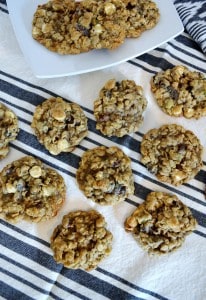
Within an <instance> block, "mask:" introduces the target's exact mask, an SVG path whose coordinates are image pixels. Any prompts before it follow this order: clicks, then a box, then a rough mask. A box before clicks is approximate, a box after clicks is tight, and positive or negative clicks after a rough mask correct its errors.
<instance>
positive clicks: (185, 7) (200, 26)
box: [173, 0, 206, 53]
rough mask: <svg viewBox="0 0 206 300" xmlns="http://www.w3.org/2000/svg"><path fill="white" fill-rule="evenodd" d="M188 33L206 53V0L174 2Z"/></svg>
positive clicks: (176, 0) (180, 0)
mask: <svg viewBox="0 0 206 300" xmlns="http://www.w3.org/2000/svg"><path fill="white" fill-rule="evenodd" d="M173 1H174V4H175V6H176V9H177V11H178V13H179V15H180V17H181V19H182V22H183V24H184V26H185V28H186V30H187V32H188V33H189V34H190V35H191V36H192V38H193V39H194V40H195V41H196V42H197V43H198V44H199V45H200V47H201V48H202V51H203V52H204V53H206V0H173Z"/></svg>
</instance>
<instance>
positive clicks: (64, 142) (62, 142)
mask: <svg viewBox="0 0 206 300" xmlns="http://www.w3.org/2000/svg"><path fill="white" fill-rule="evenodd" d="M67 148H69V143H68V141H67V140H65V139H62V140H59V141H58V149H59V150H61V151H63V150H65V149H67Z"/></svg>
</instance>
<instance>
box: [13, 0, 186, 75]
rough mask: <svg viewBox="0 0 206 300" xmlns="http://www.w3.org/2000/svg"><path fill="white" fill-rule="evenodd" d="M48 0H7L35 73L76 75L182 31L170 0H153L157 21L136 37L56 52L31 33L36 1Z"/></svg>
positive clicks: (135, 53)
mask: <svg viewBox="0 0 206 300" xmlns="http://www.w3.org/2000/svg"><path fill="white" fill-rule="evenodd" d="M45 2H47V0H32V1H31V0H16V1H14V0H7V6H8V10H9V16H10V19H11V22H12V24H13V28H14V31H15V34H16V37H17V40H18V42H19V45H20V47H21V49H22V52H23V54H24V56H25V58H26V60H27V61H28V63H29V65H30V66H31V69H32V70H33V73H34V74H35V76H37V77H41V78H44V77H45V78H46V77H60V76H67V75H75V74H81V73H86V72H91V71H95V70H100V69H103V68H106V67H110V66H114V65H117V64H119V63H121V62H124V61H127V60H129V59H132V58H134V57H137V56H139V55H141V54H143V53H145V52H147V51H149V50H151V49H154V48H156V47H158V46H159V45H161V44H163V43H165V42H167V41H168V40H170V39H172V38H174V37H175V36H177V35H179V34H180V33H181V32H182V31H183V25H182V22H181V20H180V18H179V15H178V14H177V12H176V10H175V7H174V5H173V3H172V1H171V0H155V2H156V3H157V5H158V7H159V10H160V15H161V17H160V21H159V23H158V24H157V25H156V26H155V27H154V28H153V29H151V30H148V31H146V32H144V33H143V34H142V35H141V36H140V37H139V38H136V39H126V40H125V42H124V44H123V45H122V46H120V47H119V48H117V49H115V50H112V51H109V50H93V51H90V52H87V53H81V54H78V55H59V54H56V53H53V52H51V51H49V50H47V49H46V48H45V47H44V46H42V45H40V44H39V43H38V42H36V41H35V40H34V39H33V38H32V35H31V31H32V19H33V14H34V12H35V11H36V8H37V5H38V4H42V3H45Z"/></svg>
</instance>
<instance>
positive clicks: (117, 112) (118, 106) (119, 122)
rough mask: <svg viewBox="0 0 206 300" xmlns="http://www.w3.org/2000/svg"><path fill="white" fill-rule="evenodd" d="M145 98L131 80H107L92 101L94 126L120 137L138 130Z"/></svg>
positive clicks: (106, 133)
mask: <svg viewBox="0 0 206 300" xmlns="http://www.w3.org/2000/svg"><path fill="white" fill-rule="evenodd" d="M146 106H147V100H146V99H145V97H144V95H143V90H142V87H141V86H139V85H136V84H135V82H134V81H133V80H122V81H121V82H118V81H115V80H114V79H111V80H109V81H108V82H107V83H106V84H105V86H104V87H103V88H102V89H101V91H100V93H99V98H98V99H97V100H96V101H95V102H94V116H95V118H96V121H97V124H96V128H97V129H99V130H100V131H101V132H102V133H103V134H105V135H108V136H112V135H114V136H118V137H121V136H123V135H126V134H128V133H131V132H135V131H137V130H138V128H139V127H140V125H141V124H142V122H143V116H142V114H143V112H144V110H145V109H146Z"/></svg>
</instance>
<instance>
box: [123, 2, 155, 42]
mask: <svg viewBox="0 0 206 300" xmlns="http://www.w3.org/2000/svg"><path fill="white" fill-rule="evenodd" d="M123 2H124V3H125V5H126V10H127V13H128V18H127V21H126V37H127V38H136V37H139V36H140V35H141V34H142V33H143V32H144V31H145V30H148V29H152V28H153V27H154V26H155V25H156V24H157V23H158V21H159V17H160V13H159V9H158V7H157V5H156V3H155V2H153V1H150V0H123Z"/></svg>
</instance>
